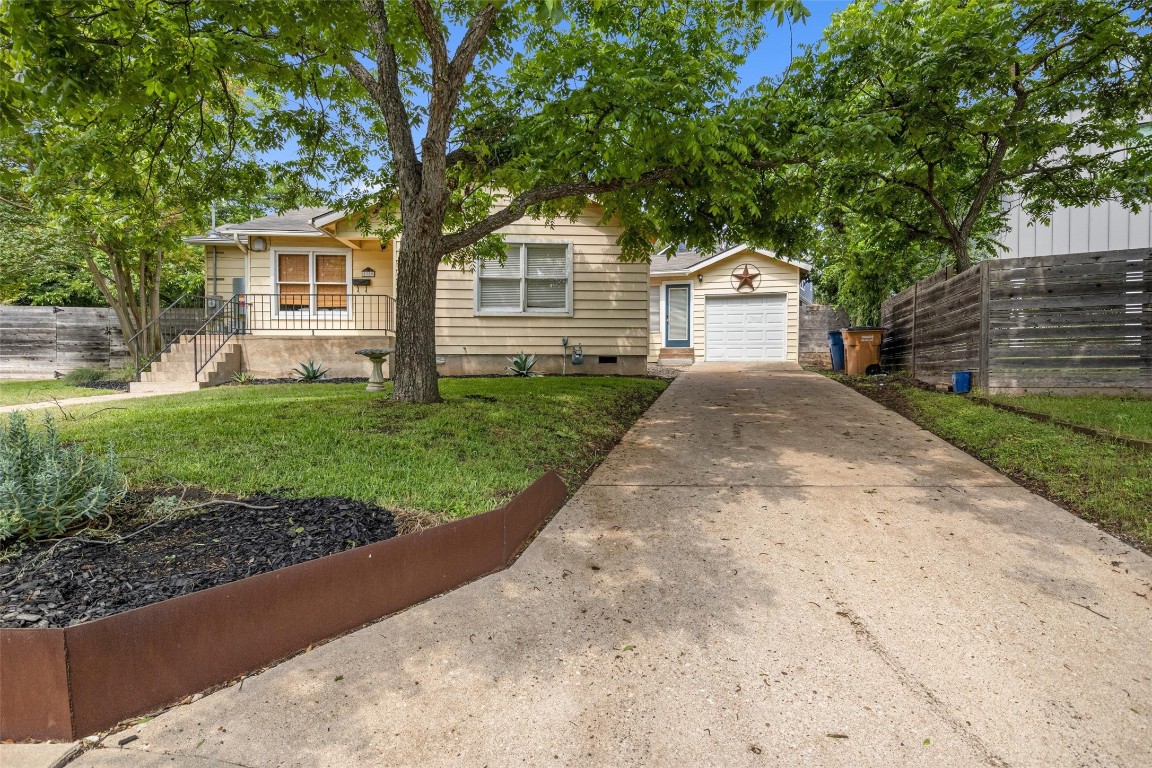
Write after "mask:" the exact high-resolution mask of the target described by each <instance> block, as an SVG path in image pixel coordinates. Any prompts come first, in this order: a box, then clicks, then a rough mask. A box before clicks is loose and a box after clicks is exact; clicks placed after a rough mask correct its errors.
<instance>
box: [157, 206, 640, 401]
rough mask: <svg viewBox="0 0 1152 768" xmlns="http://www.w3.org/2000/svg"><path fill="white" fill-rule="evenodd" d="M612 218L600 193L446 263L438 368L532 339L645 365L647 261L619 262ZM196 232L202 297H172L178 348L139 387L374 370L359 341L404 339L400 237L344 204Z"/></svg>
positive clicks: (499, 365) (560, 359)
mask: <svg viewBox="0 0 1152 768" xmlns="http://www.w3.org/2000/svg"><path fill="white" fill-rule="evenodd" d="M602 219H603V209H601V208H599V207H598V206H596V205H595V204H591V205H589V206H588V207H587V208H586V209H585V210H584V211H583V213H582V214H581V215H580V216H579V217H578V218H577V219H576V220H575V221H567V220H558V221H555V222H552V223H549V222H546V221H543V220H538V219H531V218H525V219H522V220H520V221H519V222H517V223H515V224H513V225H510V226H508V227H505V228H503V229H501V230H499V231H498V232H497V234H499V235H502V236H503V238H504V240H505V242H506V244H507V260H506V261H505V262H504V263H503V264H500V263H498V262H496V261H493V262H490V263H483V264H480V265H477V266H476V267H469V268H467V269H460V268H455V267H450V266H447V265H443V266H441V268H440V272H439V278H438V284H437V290H436V342H437V343H436V352H437V363H438V366H439V370H440V372H441V373H442V374H444V375H469V374H493V373H506V372H507V371H506V369H507V366H508V365H509V362H508V358H509V357H511V356H514V355H516V354H518V353H520V352H525V353H527V354H531V355H536V357H537V365H536V370H537V371H540V372H543V373H551V372H555V373H559V372H561V370H566V372H567V373H570V374H571V373H586V374H592V373H596V374H613V373H614V374H629V375H635V374H643V373H644V372H645V369H646V364H647V356H648V329H647V322H648V320H647V313H648V304H647V299H648V295H647V286H648V265H647V264H625V263H621V262H620V261H619V255H620V246H619V245H618V244H617V240H618V238H619V236H620V234H621V230H620V229H619V228H618V227H616V226H614V225H613V224H610V223H604V222H603V221H602ZM187 242H189V243H192V244H195V245H202V246H203V247H204V254H205V262H204V264H205V293H206V297H205V299H203V300H202V301H203V302H204V307H203V308H202V310H199V311H191V310H188V309H187V308H186V307H185V308H176V309H173V310H171V311H170V313H169V318H168V324H167V326H166V328H167V330H166V335H165V342H166V343H167V344H168V349H167V351H166V352H165V353H164V355H163V356H162V357H160V358H158V359H157V360H156V361H155V362H153V363H152V365H151V371H149V372H146V373H144V374H142V376H141V382H140V387H141V388H142V389H148V388H173V389H176V388H180V387H188V386H205V385H209V384H216V383H222V382H223V381H225V380H227V378H230V377H231V376H232V374H233V373H234V372H235V371H237V370H241V369H242V370H246V371H249V372H251V373H252V374H253V375H255V376H257V377H260V378H286V377H289V376H291V374H292V370H293V369H294V368H296V367H297V366H299V365H300V363H301V362H303V361H305V360H307V359H309V358H311V359H313V360H315V361H317V362H319V363H321V364H322V365H323V366H324V367H325V368H328V369H329V373H328V376H329V377H343V376H348V377H351V376H366V375H367V374H368V371H369V363H368V361H367V360H365V359H364V358H363V357H359V356H357V355H356V354H355V352H356V350H357V349H361V348H366V347H389V346H392V345H393V344H394V335H395V328H396V317H395V314H396V312H395V302H394V295H395V289H394V286H395V284H396V281H395V268H396V260H395V253H396V250H397V243H396V242H394V241H387V240H386V241H383V242H382V241H381V240H380V239H379V238H377V237H372V236H365V235H364V234H363V233H362V232H361V231H360V230H358V229H357V228H356V227H355V225H354V223H353V221H352V220H351V218H350V217H348V216H347V215H345V214H344V213H343V212H340V211H334V210H329V209H324V208H300V209H297V210H293V211H287V212H285V213H284V214H283V215H279V216H265V217H262V218H258V219H253V220H252V221H247V222H244V223H241V224H226V225H223V226H220V227H217V228H216V229H214V230H213V231H210V232H208V233H206V234H204V235H199V236H196V237H190V238H187ZM180 312H183V313H184V315H180ZM189 312H191V314H190V317H191V320H187V319H183V320H180V321H179V322H176V319H177V318H180V317H185V318H186V317H188V316H189ZM161 325H164V323H163V322H162V323H161ZM565 340H566V341H567V343H568V347H567V350H566V349H565V347H564V345H563V341H565ZM576 348H578V349H579V350H580V351H581V352H582V353H583V362H582V363H581V364H580V365H573V362H574V360H573V357H572V352H573V350H574V349H576ZM566 351H567V355H565V352H566Z"/></svg>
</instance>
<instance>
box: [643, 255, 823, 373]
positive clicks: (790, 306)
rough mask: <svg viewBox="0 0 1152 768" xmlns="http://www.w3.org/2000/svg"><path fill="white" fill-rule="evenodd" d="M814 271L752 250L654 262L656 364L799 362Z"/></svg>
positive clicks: (652, 347)
mask: <svg viewBox="0 0 1152 768" xmlns="http://www.w3.org/2000/svg"><path fill="white" fill-rule="evenodd" d="M811 271H812V267H811V265H809V264H806V263H804V262H801V261H795V260H792V259H788V258H785V257H783V256H778V255H777V254H776V253H774V252H773V251H768V250H764V249H761V248H754V247H752V246H749V245H737V246H734V247H726V248H724V249H722V250H720V251H718V252H716V253H711V254H704V253H697V252H695V251H680V252H678V253H675V254H672V255H671V256H670V257H669V256H668V254H666V253H665V254H657V255H656V256H654V257H653V258H652V270H651V277H650V279H649V298H648V307H649V344H648V359H649V360H650V361H652V362H664V363H681V364H682V363H691V362H694V361H698V360H709V361H725V360H729V361H780V362H797V360H798V357H799V337H800V302H801V290H800V283H801V281H802V279H803V278H804V277H805V276H806V275H807V274H808V273H809V272H811Z"/></svg>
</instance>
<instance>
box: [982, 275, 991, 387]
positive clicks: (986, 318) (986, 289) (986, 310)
mask: <svg viewBox="0 0 1152 768" xmlns="http://www.w3.org/2000/svg"><path fill="white" fill-rule="evenodd" d="M991 268H992V262H991V261H984V262H981V263H980V372H979V381H980V389H981V390H983V392H984V394H988V381H989V374H988V345H989V341H990V339H989V336H990V335H991V328H990V325H991V322H990V321H991V310H990V307H989V302H990V299H991V297H992V288H991V280H990V277H989V273H990V272H991Z"/></svg>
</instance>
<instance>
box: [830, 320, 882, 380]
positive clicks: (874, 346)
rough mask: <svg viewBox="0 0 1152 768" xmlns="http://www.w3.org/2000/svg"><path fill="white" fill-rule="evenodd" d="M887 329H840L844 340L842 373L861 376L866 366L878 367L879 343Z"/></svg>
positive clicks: (866, 370)
mask: <svg viewBox="0 0 1152 768" xmlns="http://www.w3.org/2000/svg"><path fill="white" fill-rule="evenodd" d="M887 330H888V329H887V328H841V329H840V333H841V335H842V336H843V338H844V373H846V374H848V375H849V376H863V375H864V374H865V373H867V372H868V366H870V365H880V343H881V342H882V341H884V334H885V333H886V332H887Z"/></svg>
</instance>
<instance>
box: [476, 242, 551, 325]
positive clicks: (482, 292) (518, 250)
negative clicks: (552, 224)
mask: <svg viewBox="0 0 1152 768" xmlns="http://www.w3.org/2000/svg"><path fill="white" fill-rule="evenodd" d="M507 248H508V249H507V258H506V259H505V260H504V263H503V264H501V263H500V262H499V260H497V259H485V260H483V261H481V262H480V264H479V265H478V266H477V268H476V295H475V303H474V307H475V310H476V312H477V313H478V314H493V315H516V314H555V315H567V314H571V313H572V245H571V243H516V242H511V243H508V244H507Z"/></svg>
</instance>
